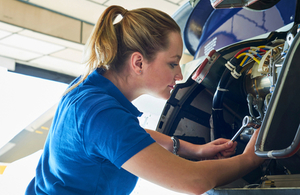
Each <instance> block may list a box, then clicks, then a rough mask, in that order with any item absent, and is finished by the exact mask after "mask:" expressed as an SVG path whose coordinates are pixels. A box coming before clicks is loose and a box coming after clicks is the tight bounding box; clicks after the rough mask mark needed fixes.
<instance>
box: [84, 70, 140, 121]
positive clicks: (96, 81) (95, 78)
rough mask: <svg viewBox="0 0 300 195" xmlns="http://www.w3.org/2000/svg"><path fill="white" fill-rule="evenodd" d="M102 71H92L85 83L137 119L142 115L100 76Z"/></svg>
mask: <svg viewBox="0 0 300 195" xmlns="http://www.w3.org/2000/svg"><path fill="white" fill-rule="evenodd" d="M104 72H105V70H104V69H102V68H98V69H96V70H94V71H93V72H92V73H91V74H90V75H89V76H88V77H87V78H86V81H85V83H86V84H89V83H91V84H92V85H95V86H97V87H99V89H100V90H101V91H103V92H105V93H107V94H108V95H110V96H112V97H114V98H115V99H116V100H117V101H118V102H119V103H120V104H121V105H122V106H124V107H125V108H126V109H127V110H129V111H130V112H131V113H132V114H133V115H135V116H137V117H139V116H141V115H142V114H143V113H142V112H140V111H139V110H138V109H137V108H136V107H135V106H134V105H133V104H132V103H131V102H130V101H129V100H128V99H127V98H126V97H125V96H124V95H123V94H122V92H121V91H120V90H119V89H118V88H117V87H116V86H115V85H114V84H113V83H112V82H111V81H110V80H108V79H107V78H105V77H104V76H102V74H103V73H104Z"/></svg>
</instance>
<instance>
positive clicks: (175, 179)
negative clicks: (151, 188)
mask: <svg viewBox="0 0 300 195" xmlns="http://www.w3.org/2000/svg"><path fill="white" fill-rule="evenodd" d="M257 132H258V131H256V133H255V134H254V135H253V136H252V138H251V140H250V141H249V143H248V145H247V147H246V149H245V151H244V153H243V154H241V155H239V156H235V157H232V158H226V159H221V160H206V161H198V162H193V161H188V160H185V159H183V158H180V157H178V156H176V155H173V154H172V153H170V152H168V151H167V150H165V149H164V148H162V147H161V146H160V145H159V144H157V143H153V144H151V145H150V146H148V147H146V148H145V149H143V150H142V151H140V152H139V153H137V154H136V155H134V156H133V157H132V158H130V159H129V160H128V161H126V162H125V163H124V164H123V166H122V167H123V168H124V169H126V170H127V171H129V172H131V173H133V174H134V175H136V176H138V177H141V178H144V179H146V180H148V181H150V182H153V183H156V184H158V185H160V186H163V187H166V188H168V189H171V190H174V191H178V192H183V193H188V194H202V193H204V192H206V191H208V190H210V189H211V188H213V187H216V186H219V185H223V184H226V183H229V182H231V181H234V180H235V179H238V178H240V177H242V176H243V175H245V174H247V173H248V172H250V171H251V170H253V169H254V168H256V167H257V166H259V165H260V164H261V163H262V162H263V159H261V158H259V157H258V156H256V155H255V154H254V144H255V140H256V137H257Z"/></svg>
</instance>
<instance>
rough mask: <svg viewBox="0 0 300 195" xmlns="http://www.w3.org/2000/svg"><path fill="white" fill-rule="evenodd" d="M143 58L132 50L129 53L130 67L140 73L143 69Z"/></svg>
mask: <svg viewBox="0 0 300 195" xmlns="http://www.w3.org/2000/svg"><path fill="white" fill-rule="evenodd" d="M143 62H144V58H143V55H142V54H141V53H140V52H134V53H132V54H131V63H130V65H131V68H132V69H133V70H134V72H135V73H137V74H141V73H142V69H143Z"/></svg>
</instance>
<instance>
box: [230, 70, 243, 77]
mask: <svg viewBox="0 0 300 195" xmlns="http://www.w3.org/2000/svg"><path fill="white" fill-rule="evenodd" d="M231 75H232V76H233V78H235V79H238V78H240V76H241V75H242V74H241V73H238V72H237V71H236V70H235V69H234V70H233V71H232V72H231Z"/></svg>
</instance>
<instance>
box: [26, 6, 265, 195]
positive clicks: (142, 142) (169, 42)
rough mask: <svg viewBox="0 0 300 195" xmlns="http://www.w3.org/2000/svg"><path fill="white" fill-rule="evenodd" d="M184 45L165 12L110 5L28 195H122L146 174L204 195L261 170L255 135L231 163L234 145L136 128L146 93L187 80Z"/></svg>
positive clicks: (166, 93)
mask: <svg viewBox="0 0 300 195" xmlns="http://www.w3.org/2000/svg"><path fill="white" fill-rule="evenodd" d="M120 14H121V15H122V16H123V18H122V19H121V21H119V22H117V23H114V22H115V19H116V17H117V16H118V15H120ZM182 48H183V45H182V40H181V36H180V29H179V27H178V25H177V24H176V23H175V22H174V21H173V19H172V18H171V17H170V16H168V15H167V14H165V13H163V12H161V11H158V10H154V9H150V8H143V9H136V10H131V11H127V10H126V9H124V8H122V7H120V6H111V7H108V8H107V9H106V10H105V11H104V13H103V14H102V15H101V17H100V18H99V20H98V22H97V24H96V25H95V28H94V30H93V32H92V34H91V36H90V38H89V40H88V43H87V45H86V48H85V57H86V59H87V65H88V66H87V67H88V70H87V72H86V73H85V74H84V75H83V76H82V77H80V78H77V79H76V80H75V81H74V82H73V83H72V84H71V86H70V88H69V89H68V90H67V91H66V93H65V95H64V96H63V98H62V100H61V102H60V104H59V106H58V109H57V112H56V114H55V117H54V120H53V123H52V127H51V130H50V132H49V135H48V138H47V140H46V143H45V147H44V152H43V154H42V156H41V159H40V161H39V164H38V166H37V169H36V177H35V178H34V179H33V180H32V181H31V183H30V184H29V186H28V188H27V192H26V193H27V194H64V195H65V194H122V195H123V194H130V192H131V191H132V190H133V188H134V186H135V184H136V181H137V177H142V178H144V179H146V180H149V181H151V182H154V183H157V184H158V185H161V186H164V187H166V188H169V189H171V190H175V191H179V192H185V193H189V194H200V193H204V192H205V191H207V190H209V189H211V188H213V187H215V186H217V185H221V184H224V183H226V182H229V181H231V180H234V179H237V178H239V177H241V176H243V175H244V174H246V173H248V172H249V171H251V170H252V169H254V168H255V167H257V166H258V165H259V164H260V163H261V162H262V159H260V158H258V157H257V156H256V155H255V154H254V151H253V146H254V142H255V139H256V136H257V133H256V134H255V136H253V138H252V139H251V141H250V142H249V144H248V146H247V148H246V149H245V152H244V153H243V154H242V155H240V156H235V157H233V158H226V157H229V156H231V155H232V154H234V150H235V147H236V144H237V143H236V142H235V143H233V142H231V141H229V140H226V139H218V140H215V141H213V142H211V143H208V144H205V145H193V144H190V143H188V142H184V141H182V140H180V141H179V140H176V139H175V140H174V143H175V148H173V141H172V140H171V139H170V137H168V136H166V135H163V134H160V133H158V132H156V131H151V130H144V129H142V128H141V127H140V126H139V122H138V119H137V117H138V116H140V115H141V113H140V112H139V111H138V110H137V109H136V108H135V107H134V106H133V105H132V104H131V101H133V100H134V99H136V98H137V97H139V96H140V95H142V94H150V95H153V96H156V97H161V98H164V99H168V98H169V97H170V91H171V90H172V89H173V88H174V85H175V82H176V81H178V80H181V79H182V74H181V70H180V67H179V60H180V58H181V54H182ZM178 142H179V143H180V145H179V143H178ZM174 149H175V153H177V154H178V155H179V156H181V157H186V158H190V159H198V160H201V159H215V158H225V159H220V160H206V161H188V160H185V159H184V158H181V157H178V156H177V155H174V154H172V151H173V150H174Z"/></svg>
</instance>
